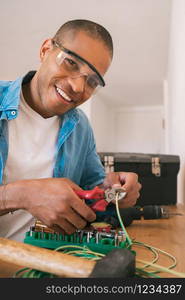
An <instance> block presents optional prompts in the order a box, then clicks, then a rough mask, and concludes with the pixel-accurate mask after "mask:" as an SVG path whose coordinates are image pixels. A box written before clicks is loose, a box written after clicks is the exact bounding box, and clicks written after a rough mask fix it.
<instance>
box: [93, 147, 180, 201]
mask: <svg viewBox="0 0 185 300" xmlns="http://www.w3.org/2000/svg"><path fill="white" fill-rule="evenodd" d="M98 154H99V156H100V159H101V161H102V164H103V165H104V167H105V171H106V172H107V173H108V172H110V171H114V172H120V171H124V172H135V173H137V174H138V176H139V182H140V183H141V184H142V189H141V191H140V197H139V199H138V201H137V205H138V206H145V205H172V204H176V203H177V175H178V171H179V168H180V157H179V156H178V155H167V154H145V153H124V152H99V153H98Z"/></svg>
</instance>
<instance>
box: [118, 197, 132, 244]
mask: <svg viewBox="0 0 185 300" xmlns="http://www.w3.org/2000/svg"><path fill="white" fill-rule="evenodd" d="M118 196H119V193H116V212H117V216H118V219H119V222H120V226H121V228H122V230H123V231H124V233H125V235H126V238H127V241H128V244H129V246H131V245H132V240H131V239H130V237H129V235H128V233H127V231H126V229H125V226H124V225H123V222H122V219H121V216H120V212H119V206H118Z"/></svg>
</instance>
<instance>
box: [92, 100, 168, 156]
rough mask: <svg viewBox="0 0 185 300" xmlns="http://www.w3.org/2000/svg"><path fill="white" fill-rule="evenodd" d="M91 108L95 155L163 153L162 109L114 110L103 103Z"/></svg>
mask: <svg viewBox="0 0 185 300" xmlns="http://www.w3.org/2000/svg"><path fill="white" fill-rule="evenodd" d="M91 104H92V105H91V119H90V121H91V124H92V127H93V130H94V134H95V138H96V143H97V149H98V151H102V152H140V153H164V146H165V145H164V128H163V107H162V106H147V107H136V106H135V107H124V106H123V107H121V108H119V109H116V108H114V107H113V106H110V105H108V104H107V103H106V101H103V99H96V100H95V101H94V100H92V102H91Z"/></svg>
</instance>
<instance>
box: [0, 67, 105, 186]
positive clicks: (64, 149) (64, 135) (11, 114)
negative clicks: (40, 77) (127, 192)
mask: <svg viewBox="0 0 185 300" xmlns="http://www.w3.org/2000/svg"><path fill="white" fill-rule="evenodd" d="M33 75H34V72H33V71H32V72H29V73H28V74H27V75H26V76H25V77H20V78H18V79H17V80H15V81H0V183H1V184H2V179H3V170H4V167H5V164H6V160H7V156H8V121H9V120H12V119H14V118H17V116H18V115H19V101H20V92H21V86H22V84H24V83H26V82H29V81H30V80H31V78H32V77H33ZM60 118H61V125H60V129H59V133H58V140H57V146H56V147H57V151H56V152H57V154H56V163H55V167H54V170H53V177H67V178H69V179H71V180H72V181H73V182H75V183H76V184H78V185H79V186H81V187H82V188H83V189H92V188H93V187H94V186H96V185H98V184H101V183H102V182H103V180H104V177H105V172H104V168H103V166H102V163H101V161H100V158H99V156H98V154H97V152H96V145H95V140H94V136H93V131H92V128H91V126H90V124H89V121H88V119H87V117H86V115H85V114H84V113H83V111H82V110H80V109H72V110H70V111H68V112H67V113H65V114H64V115H63V116H61V117H60ZM23 159H24V158H23ZM20 179H21V178H20Z"/></svg>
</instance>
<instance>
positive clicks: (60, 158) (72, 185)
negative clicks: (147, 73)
mask: <svg viewBox="0 0 185 300" xmlns="http://www.w3.org/2000/svg"><path fill="white" fill-rule="evenodd" d="M112 55H113V45H112V39H111V36H110V34H109V33H108V32H107V30H106V29H105V28H104V27H102V26H101V25H98V24H96V23H94V22H91V21H87V20H73V21H69V22H67V23H65V24H64V25H63V26H61V28H60V29H59V30H58V31H57V33H56V34H55V36H54V37H53V38H52V39H47V40H46V41H45V42H44V43H43V45H42V46H41V49H40V60H41V64H40V67H39V68H38V70H37V72H33V71H32V72H29V73H28V74H27V75H26V76H25V77H24V78H18V79H17V80H15V81H12V82H5V81H1V82H0V105H1V106H0V110H1V119H0V130H1V131H0V132H1V136H0V150H1V153H0V155H1V156H0V158H1V159H0V175H1V178H0V180H1V183H2V185H1V186H0V215H1V216H0V236H4V237H7V238H10V239H15V240H20V241H22V240H23V238H24V234H25V232H26V231H27V230H28V229H29V227H30V226H31V225H32V224H33V223H34V219H38V220H40V221H41V222H43V223H44V224H46V225H47V226H49V227H51V228H53V229H55V230H57V231H59V232H65V233H67V234H71V233H73V232H74V231H75V230H76V229H77V228H78V229H82V228H84V227H85V226H86V224H87V222H92V221H94V220H95V219H96V214H95V213H94V212H93V211H92V210H91V208H90V207H89V206H88V205H87V204H86V203H85V202H84V201H82V200H81V199H80V198H79V197H78V196H77V195H76V193H75V191H74V190H75V189H92V188H93V187H95V186H96V185H100V186H101V187H102V188H107V187H110V186H113V185H114V184H117V185H119V186H123V188H124V189H125V190H126V192H127V195H126V197H125V198H124V199H122V200H120V201H119V205H120V207H127V206H132V205H134V204H135V203H136V200H137V198H138V197H139V190H140V188H141V185H140V183H138V178H137V175H136V174H134V173H125V172H120V173H110V174H108V175H107V176H105V173H104V169H103V168H102V165H101V162H100V159H99V156H98V155H97V153H96V147H95V142H94V137H93V132H92V129H91V127H90V124H89V122H88V120H87V118H86V116H85V114H84V113H83V112H82V111H81V110H79V109H76V107H77V106H79V105H80V104H82V103H84V102H85V101H87V100H88V99H89V98H90V97H91V96H92V95H93V93H94V92H96V90H97V89H98V88H99V87H103V86H104V85H105V83H104V79H103V76H104V74H105V73H106V71H107V70H108V68H109V66H110V64H111V60H112ZM9 212H13V213H9Z"/></svg>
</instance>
